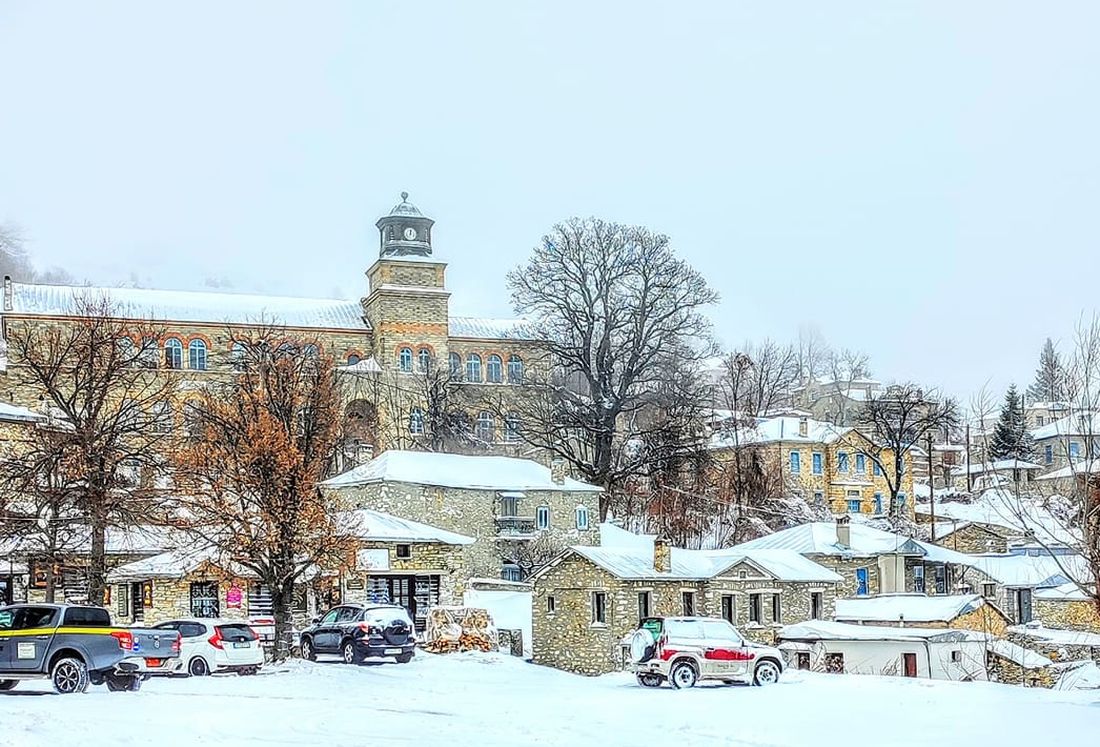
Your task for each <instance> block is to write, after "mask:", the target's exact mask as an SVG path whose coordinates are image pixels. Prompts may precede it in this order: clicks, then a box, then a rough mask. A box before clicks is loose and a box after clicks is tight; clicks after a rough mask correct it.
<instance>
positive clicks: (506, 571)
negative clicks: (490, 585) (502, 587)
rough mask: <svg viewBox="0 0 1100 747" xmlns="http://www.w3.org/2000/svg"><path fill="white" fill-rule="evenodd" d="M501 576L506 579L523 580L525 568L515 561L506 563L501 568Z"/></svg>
mask: <svg viewBox="0 0 1100 747" xmlns="http://www.w3.org/2000/svg"><path fill="white" fill-rule="evenodd" d="M500 577H501V578H502V579H503V580H505V581H522V580H523V569H522V568H520V567H519V566H518V565H516V564H515V563H505V564H504V566H503V567H502V568H501V570H500Z"/></svg>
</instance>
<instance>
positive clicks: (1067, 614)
mask: <svg viewBox="0 0 1100 747" xmlns="http://www.w3.org/2000/svg"><path fill="white" fill-rule="evenodd" d="M1032 610H1033V612H1034V613H1035V619H1036V620H1040V621H1042V623H1043V624H1044V625H1047V626H1049V627H1051V628H1062V629H1063V630H1084V631H1089V632H1091V633H1100V614H1098V613H1097V611H1096V605H1095V604H1094V603H1093V602H1091V601H1084V600H1068V601H1051V600H1046V599H1035V600H1034V601H1033V602H1032Z"/></svg>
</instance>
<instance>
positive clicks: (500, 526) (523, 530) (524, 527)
mask: <svg viewBox="0 0 1100 747" xmlns="http://www.w3.org/2000/svg"><path fill="white" fill-rule="evenodd" d="M496 523H497V536H498V537H530V536H532V535H534V533H535V520H534V518H531V517H520V516H498V517H497V518H496Z"/></svg>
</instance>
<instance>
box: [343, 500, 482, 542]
mask: <svg viewBox="0 0 1100 747" xmlns="http://www.w3.org/2000/svg"><path fill="white" fill-rule="evenodd" d="M346 516H347V518H348V519H349V524H350V527H351V529H352V531H355V532H356V533H357V534H358V536H359V539H361V540H366V541H368V542H408V543H419V542H438V543H440V544H444V545H472V544H473V543H474V538H473V537H467V536H466V535H464V534H457V533H455V532H448V531H447V530H446V529H440V528H439V527H433V526H431V525H429V524H422V523H420V522H419V521H410V520H409V519H402V518H400V517H398V516H394V515H393V514H386V513H382V512H381V511H373V510H371V509H369V508H360V509H356V510H354V511H348V512H347V514H346Z"/></svg>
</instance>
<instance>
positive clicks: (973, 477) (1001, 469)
mask: <svg viewBox="0 0 1100 747" xmlns="http://www.w3.org/2000/svg"><path fill="white" fill-rule="evenodd" d="M1042 470H1043V466H1042V465H1041V464H1035V463H1034V462H1028V461H1025V460H1023V459H997V460H993V461H987V462H976V463H974V464H970V465H966V464H961V465H959V466H957V467H955V468H953V469H952V470H951V479H952V485H951V486H952V487H954V488H956V489H958V490H965V491H967V492H970V491H975V490H989V489H990V488H1020V489H1027V488H1028V487H1029V486H1031V483H1032V482H1034V481H1035V478H1036V477H1038V475H1039V473H1040V472H1041V471H1042Z"/></svg>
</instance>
